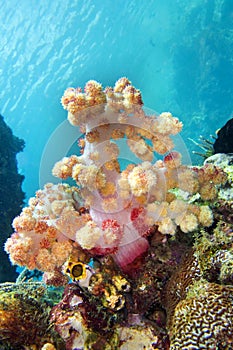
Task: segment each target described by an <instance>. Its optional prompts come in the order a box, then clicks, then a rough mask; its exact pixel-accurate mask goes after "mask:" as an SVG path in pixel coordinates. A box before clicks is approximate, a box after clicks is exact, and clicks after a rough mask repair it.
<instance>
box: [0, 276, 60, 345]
mask: <svg viewBox="0 0 233 350" xmlns="http://www.w3.org/2000/svg"><path fill="white" fill-rule="evenodd" d="M45 294H46V288H45V287H43V286H42V285H41V283H39V282H24V283H2V284H0V347H1V349H12V350H13V349H14V350H16V349H17V350H18V349H19V350H20V349H25V350H26V349H28V350H30V349H34V350H41V349H43V350H62V349H64V342H63V340H62V339H61V337H60V336H59V335H58V333H56V332H55V330H54V327H53V326H52V325H51V324H50V310H51V305H50V304H49V302H48V301H47V300H46V297H45Z"/></svg>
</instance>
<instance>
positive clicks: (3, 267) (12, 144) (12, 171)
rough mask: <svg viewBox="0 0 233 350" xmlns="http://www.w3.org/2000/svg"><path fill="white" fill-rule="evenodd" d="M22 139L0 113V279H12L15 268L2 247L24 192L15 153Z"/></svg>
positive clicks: (2, 280)
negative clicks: (14, 132)
mask: <svg viewBox="0 0 233 350" xmlns="http://www.w3.org/2000/svg"><path fill="white" fill-rule="evenodd" d="M23 147H24V141H23V140H20V139H19V138H17V137H15V136H14V135H13V134H12V131H11V129H10V128H9V127H8V126H7V125H6V123H5V122H4V120H3V117H2V116H1V115H0V159H1V169H0V212H1V219H0V246H1V248H0V255H1V264H0V281H1V282H4V281H14V280H15V278H16V272H15V269H14V268H13V267H12V265H11V264H10V263H9V259H8V257H7V255H6V253H5V252H4V250H3V249H2V247H3V246H4V242H5V240H6V238H7V237H9V236H10V235H11V233H12V226H11V224H12V220H13V219H14V217H15V216H16V215H18V214H19V213H20V211H21V210H22V206H23V200H24V193H23V191H22V189H21V185H22V181H23V178H24V177H23V176H22V175H19V174H18V169H17V160H16V154H17V153H18V152H21V151H22V150H23Z"/></svg>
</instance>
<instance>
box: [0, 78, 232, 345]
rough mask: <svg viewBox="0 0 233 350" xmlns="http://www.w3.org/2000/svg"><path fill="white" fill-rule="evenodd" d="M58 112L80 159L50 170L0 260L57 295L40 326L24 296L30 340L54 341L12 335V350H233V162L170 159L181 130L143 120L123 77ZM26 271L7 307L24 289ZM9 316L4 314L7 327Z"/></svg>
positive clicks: (68, 97) (93, 85) (136, 94)
mask: <svg viewBox="0 0 233 350" xmlns="http://www.w3.org/2000/svg"><path fill="white" fill-rule="evenodd" d="M61 103H62V105H63V107H64V109H65V110H67V111H68V120H69V122H70V123H71V124H72V125H74V126H75V127H79V128H80V130H81V132H82V134H83V137H82V138H79V140H77V141H78V144H79V146H80V153H79V154H77V155H76V154H74V155H71V156H69V157H68V156H65V157H64V158H63V159H61V160H60V161H58V162H57V163H56V164H55V165H54V168H53V170H52V172H53V175H54V176H56V177H58V178H60V180H61V182H60V183H58V184H56V185H55V184H52V183H49V184H46V185H45V186H44V188H43V189H40V190H38V191H37V192H36V195H35V197H33V198H31V199H30V200H29V204H28V206H27V207H25V208H24V209H23V210H22V212H21V214H20V215H19V216H17V217H16V218H15V219H14V221H13V227H14V230H15V232H14V233H13V234H12V236H11V237H10V238H8V239H7V241H6V243H5V250H6V252H7V253H9V257H10V260H11V262H12V264H16V265H18V266H22V267H26V269H27V270H35V271H36V270H38V271H40V272H42V273H43V279H42V281H41V282H38V284H41V288H42V287H43V288H44V290H47V289H49V288H52V290H54V291H56V290H57V289H58V290H59V291H60V288H63V296H60V298H58V297H57V294H56V293H55V295H56V298H55V299H56V300H53V301H52V303H51V302H50V304H49V305H50V306H49V311H47V312H44V311H40V310H41V309H40V307H41V306H40V307H39V306H38V313H39V315H40V319H41V323H40V326H39V325H38V326H37V325H36V324H35V322H34V318H33V317H32V315H33V312H34V311H33V308H31V304H30V300H31V299H33V298H31V296H30V293H28V298H27V297H26V298H25V299H24V303H25V306H23V307H25V308H26V309H28V308H30V312H31V313H30V312H29V313H30V316H29V317H28V319H29V321H30V323H31V328H32V329H33V331H34V332H35V333H36V334H37V330H38V332H39V330H41V327H42V328H43V327H44V325H45V324H46V325H48V324H49V326H48V329H50V327H51V331H52V334H51V333H46V332H44V336H43V337H41V338H40V341H39V342H38V343H37V340H36V339H37V338H36V335H35V336H34V337H32V338H31V339H28V336H27V334H28V333H27V327H25V329H23V330H22V333H21V334H18V333H19V329H16V330H15V336H14V339H18V342H17V341H16V340H14V341H16V345H17V346H21V348H22V349H31V348H32V347H31V346H34V347H33V349H36V350H37V349H43V350H45V349H60V348H61V346H64V347H63V348H64V349H67V350H75V349H76V350H77V349H86V350H87V349H96V350H98V349H99V350H100V349H106V350H107V349H121V350H124V349H125V350H126V349H148V350H149V349H165V350H166V349H172V350H175V349H177V350H178V349H193V350H195V349H196V350H198V349H231V348H232V344H233V340H232V336H233V327H232V324H233V322H232V321H233V312H232V311H233V310H232V307H233V298H232V291H233V285H232V282H233V277H232V270H233V251H232V243H233V231H232V224H233V223H232V220H233V219H232V205H233V203H232V198H233V196H232V177H233V175H232V174H233V166H232V157H231V155H229V156H227V158H225V161H224V162H223V163H222V162H221V159H223V158H224V155H221V154H220V155H214V156H213V157H214V158H212V157H211V158H208V159H207V160H206V161H205V163H204V164H203V165H202V166H188V165H185V164H183V163H182V155H181V153H179V152H177V151H175V150H174V145H175V137H176V135H178V134H179V132H180V131H181V129H182V123H181V121H179V119H178V118H176V117H174V116H173V115H172V114H171V113H169V112H164V113H161V114H160V115H156V114H155V113H152V112H151V111H150V112H148V111H147V109H146V108H144V107H143V101H142V96H141V92H140V91H139V90H138V89H136V88H135V87H134V86H133V85H132V83H131V82H130V81H129V80H128V79H127V78H125V77H124V78H121V79H119V80H118V81H117V82H116V84H115V86H114V87H113V88H112V87H107V88H105V89H103V87H102V85H101V84H100V83H98V82H96V81H94V80H91V81H89V82H87V83H86V85H85V87H84V90H82V89H81V88H68V89H67V90H66V91H65V92H64V95H63V97H62V99H61ZM68 178H71V179H72V181H73V184H72V185H71V184H68V183H65V182H64V181H68ZM27 270H25V271H26V272H24V277H23V278H20V280H18V281H17V282H16V283H15V285H13V286H12V287H11V288H12V290H13V291H14V292H13V295H15V294H17V293H18V292H17V291H18V289H19V288H22V289H23V288H24V285H25V288H26V286H27V283H29V282H28V281H27ZM28 274H29V275H30V273H28ZM46 286H47V287H46ZM49 286H50V287H49ZM38 288H40V287H38ZM2 292H3V296H2V298H6V299H8V298H9V297H8V296H5V295H6V291H5V290H4V288H3V290H2ZM59 295H60V294H59ZM19 300H21V299H20V293H19V297H18V299H17V298H16V300H15V299H14V300H13V301H14V303H15V308H16V310H17V312H16V316H17V315H19V316H17V317H19V319H20V321H19V324H21V322H22V320H21V318H20V317H21V316H20V312H21V308H22V306H21V304H20V306H19V305H18V304H17V303H18V302H19ZM36 302H37V303H38V300H36ZM44 302H46V303H47V304H48V300H47V299H46V298H45V299H43V301H41V303H44ZM39 303H40V302H39ZM41 305H42V304H41ZM42 309H43V307H42ZM11 310H12V309H11V303H9V302H8V303H6V307H5V309H4V312H5V313H6V317H7V315H8V312H9V313H10V312H11ZM47 310H48V308H47ZM3 314H4V313H3ZM6 319H7V318H6ZM29 321H28V322H29ZM33 322H34V323H33ZM26 324H27V321H26ZM0 328H1V327H0ZM24 332H25V337H23V334H24ZM4 334H11V326H10V323H9V327H8V322H5V323H4V331H2V332H1V329H0V341H1V342H2V344H3V345H4V346H6V348H7V346H9V347H10V346H11V347H10V348H11V349H12V346H14V344H15V343H14V342H13V340H12V339H11V337H9V336H8V337H5V336H4ZM22 337H23V339H22ZM19 339H20V341H19ZM20 342H21V343H20ZM62 343H63V345H61V344H62ZM21 348H20V347H19V349H21Z"/></svg>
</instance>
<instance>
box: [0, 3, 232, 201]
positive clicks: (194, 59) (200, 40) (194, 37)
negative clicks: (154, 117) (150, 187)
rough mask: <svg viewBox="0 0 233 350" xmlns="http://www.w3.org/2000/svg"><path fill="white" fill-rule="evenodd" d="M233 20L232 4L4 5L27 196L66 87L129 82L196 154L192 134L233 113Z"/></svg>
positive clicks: (8, 114) (10, 87) (4, 62)
mask: <svg viewBox="0 0 233 350" xmlns="http://www.w3.org/2000/svg"><path fill="white" fill-rule="evenodd" d="M232 23H233V2H232V1H231V0H218V1H215V0H192V1H187V0H157V1H155V0H146V1H145V0H140V1H139V0H132V1H125V0H124V1H123V0H116V1H110V0H103V1H99V0H73V1H72V2H70V1H61V0H56V1H51V2H48V1H45V0H39V1H35V0H21V1H20V2H19V1H18V0H11V1H7V2H5V1H3V0H0V33H1V40H0V52H1V64H0V112H1V114H2V115H3V116H4V118H5V121H6V122H7V124H8V125H9V126H10V127H11V128H12V130H13V132H14V134H15V135H17V136H18V137H20V138H23V139H24V140H25V143H26V147H25V150H24V152H23V153H21V154H19V156H18V162H19V170H20V172H21V173H22V174H24V175H25V180H24V184H23V189H24V191H25V192H26V195H27V197H30V196H33V195H34V192H35V191H36V190H37V189H38V187H39V169H40V162H41V157H42V154H43V150H44V148H45V146H46V144H47V141H48V140H49V138H50V136H51V134H52V133H53V132H54V130H56V128H57V127H58V126H59V125H60V123H62V122H63V121H64V120H65V118H66V112H65V111H64V110H63V109H62V107H61V105H60V98H61V96H62V94H63V92H64V90H65V89H66V88H67V87H68V86H75V87H76V86H83V85H84V83H85V82H86V81H87V80H89V79H95V80H98V81H100V82H101V83H102V84H103V86H107V85H113V84H114V82H115V81H116V80H117V79H118V78H119V77H121V76H127V77H128V78H129V79H130V80H131V81H132V82H133V84H134V86H136V87H137V88H139V89H140V90H141V91H142V94H143V99H144V103H145V105H146V106H147V107H149V108H152V109H154V110H156V111H158V112H162V111H170V112H172V113H173V114H174V115H176V116H177V117H179V118H180V119H181V120H182V121H183V123H184V131H183V133H182V137H183V140H184V142H185V144H186V145H187V147H188V149H189V150H190V152H191V150H192V149H193V148H194V145H193V144H192V143H191V142H190V141H189V140H188V138H193V139H197V138H198V136H199V135H200V134H202V135H204V136H205V137H208V136H209V135H210V134H213V133H214V132H215V130H216V129H217V128H219V127H221V126H222V125H223V124H224V123H225V122H226V121H227V120H228V119H229V118H230V116H231V115H232V111H233V107H232V81H233V79H232V78H233V58H232V57H233V55H232V54H233V25H232ZM61 143H62V137H61ZM54 152H56V149H55V150H54ZM48 171H50V170H49V169H48Z"/></svg>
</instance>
